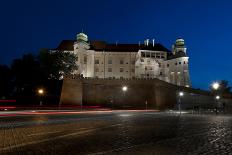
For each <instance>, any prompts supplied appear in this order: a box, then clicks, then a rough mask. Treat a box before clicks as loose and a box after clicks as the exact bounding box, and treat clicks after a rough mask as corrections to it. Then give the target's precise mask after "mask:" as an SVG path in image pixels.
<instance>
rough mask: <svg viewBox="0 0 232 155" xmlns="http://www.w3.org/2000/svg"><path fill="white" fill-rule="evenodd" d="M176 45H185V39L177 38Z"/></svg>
mask: <svg viewBox="0 0 232 155" xmlns="http://www.w3.org/2000/svg"><path fill="white" fill-rule="evenodd" d="M176 45H177V46H184V39H181V38H180V39H177V40H176Z"/></svg>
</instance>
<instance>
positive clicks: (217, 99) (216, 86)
mask: <svg viewBox="0 0 232 155" xmlns="http://www.w3.org/2000/svg"><path fill="white" fill-rule="evenodd" d="M212 88H213V90H214V91H217V90H218V89H219V88H220V84H219V83H218V82H214V83H213V84H212ZM217 93H218V92H216V96H215V100H216V108H215V113H216V114H217V113H218V102H219V99H220V96H219V95H217Z"/></svg>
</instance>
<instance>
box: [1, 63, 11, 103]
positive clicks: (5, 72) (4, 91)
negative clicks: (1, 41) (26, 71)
mask: <svg viewBox="0 0 232 155" xmlns="http://www.w3.org/2000/svg"><path fill="white" fill-rule="evenodd" d="M0 74H1V76H0V99H4V98H9V97H10V96H11V90H12V83H11V82H12V76H11V70H10V68H9V67H8V66H6V65H0Z"/></svg>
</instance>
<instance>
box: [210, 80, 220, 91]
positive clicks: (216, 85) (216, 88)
mask: <svg viewBox="0 0 232 155" xmlns="http://www.w3.org/2000/svg"><path fill="white" fill-rule="evenodd" d="M219 87H220V84H219V83H218V82H214V83H213V84H212V88H213V89H214V90H218V88H219Z"/></svg>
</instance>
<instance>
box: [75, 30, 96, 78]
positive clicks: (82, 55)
mask: <svg viewBox="0 0 232 155" xmlns="http://www.w3.org/2000/svg"><path fill="white" fill-rule="evenodd" d="M89 49H90V45H89V43H88V36H87V35H86V34H84V33H78V34H77V41H76V42H75V43H74V53H75V54H77V57H78V60H77V64H78V66H79V69H78V71H77V74H80V75H83V76H84V77H93V76H94V51H92V50H89Z"/></svg>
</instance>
